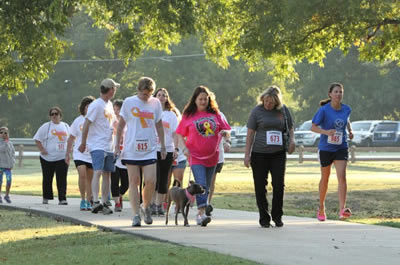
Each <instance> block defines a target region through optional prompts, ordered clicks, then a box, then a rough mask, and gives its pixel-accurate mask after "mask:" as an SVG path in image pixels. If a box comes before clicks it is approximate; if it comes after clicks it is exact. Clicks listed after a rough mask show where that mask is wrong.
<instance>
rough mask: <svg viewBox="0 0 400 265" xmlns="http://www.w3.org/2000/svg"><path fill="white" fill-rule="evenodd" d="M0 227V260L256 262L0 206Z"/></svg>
mask: <svg viewBox="0 0 400 265" xmlns="http://www.w3.org/2000/svg"><path fill="white" fill-rule="evenodd" d="M0 233H1V237H0V264H67V263H68V264H188V261H189V260H190V261H193V262H190V263H191V264H257V263H255V262H251V261H247V260H244V259H240V258H236V257H232V256H229V255H223V254H218V253H215V252H211V251H207V250H203V249H199V248H193V247H183V246H179V245H176V244H169V243H164V242H158V241H155V240H146V239H142V238H140V237H136V236H133V235H122V234H116V233H111V232H103V231H100V230H97V229H95V228H91V227H84V226H79V225H73V224H69V223H64V222H57V221H56V220H53V219H50V218H45V217H40V216H37V215H34V214H30V213H26V212H20V211H12V210H5V209H1V208H0ZM194 257H195V258H194Z"/></svg>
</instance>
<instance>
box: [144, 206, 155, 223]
mask: <svg viewBox="0 0 400 265" xmlns="http://www.w3.org/2000/svg"><path fill="white" fill-rule="evenodd" d="M142 211H143V215H144V217H143V219H144V220H143V221H144V222H145V224H148V225H151V224H152V223H153V219H152V218H151V209H150V207H147V208H146V209H143V208H142Z"/></svg>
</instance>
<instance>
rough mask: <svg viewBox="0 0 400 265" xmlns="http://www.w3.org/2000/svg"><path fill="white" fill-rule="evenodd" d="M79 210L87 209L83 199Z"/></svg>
mask: <svg viewBox="0 0 400 265" xmlns="http://www.w3.org/2000/svg"><path fill="white" fill-rule="evenodd" d="M79 208H80V209H81V211H87V204H86V201H85V200H81V205H80V207H79Z"/></svg>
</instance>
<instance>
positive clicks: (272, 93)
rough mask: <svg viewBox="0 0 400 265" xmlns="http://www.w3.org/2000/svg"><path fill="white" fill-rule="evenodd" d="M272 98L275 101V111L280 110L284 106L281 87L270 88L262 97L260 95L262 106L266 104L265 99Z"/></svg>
mask: <svg viewBox="0 0 400 265" xmlns="http://www.w3.org/2000/svg"><path fill="white" fill-rule="evenodd" d="M266 97H268V98H272V99H273V100H274V101H275V109H277V110H280V109H281V108H282V106H283V101H282V92H281V90H280V88H279V87H277V86H270V87H269V88H267V89H266V90H265V91H264V92H263V93H262V94H261V95H260V98H259V100H260V103H261V105H263V104H264V99H265V98H266Z"/></svg>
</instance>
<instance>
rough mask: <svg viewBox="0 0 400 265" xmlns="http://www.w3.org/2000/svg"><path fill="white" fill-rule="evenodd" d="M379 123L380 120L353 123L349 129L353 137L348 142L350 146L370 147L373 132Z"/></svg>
mask: <svg viewBox="0 0 400 265" xmlns="http://www.w3.org/2000/svg"><path fill="white" fill-rule="evenodd" d="M380 122H381V121H380V120H366V121H353V122H352V123H351V127H352V129H353V135H354V137H353V139H352V140H351V141H350V145H351V144H354V145H356V146H367V147H370V146H372V143H373V136H374V130H375V128H376V126H377V125H378V123H380Z"/></svg>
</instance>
